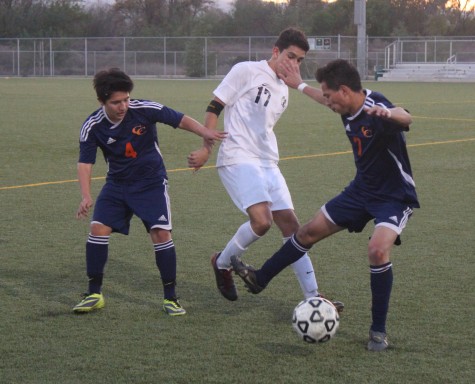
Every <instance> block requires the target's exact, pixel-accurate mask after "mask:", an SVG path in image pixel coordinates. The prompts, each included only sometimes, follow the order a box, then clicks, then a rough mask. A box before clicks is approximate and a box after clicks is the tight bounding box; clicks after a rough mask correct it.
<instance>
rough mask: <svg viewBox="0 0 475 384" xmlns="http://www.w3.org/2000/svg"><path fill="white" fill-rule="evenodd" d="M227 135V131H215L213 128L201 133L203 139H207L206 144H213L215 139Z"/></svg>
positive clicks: (223, 137) (221, 138) (220, 138)
mask: <svg viewBox="0 0 475 384" xmlns="http://www.w3.org/2000/svg"><path fill="white" fill-rule="evenodd" d="M227 136H228V133H227V132H223V131H217V130H215V129H207V130H206V131H205V132H204V133H203V139H205V140H206V141H208V144H209V145H211V146H213V145H214V141H215V140H224V139H225V138H226V137H227Z"/></svg>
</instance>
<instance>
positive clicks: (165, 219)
mask: <svg viewBox="0 0 475 384" xmlns="http://www.w3.org/2000/svg"><path fill="white" fill-rule="evenodd" d="M158 221H167V218H166V217H165V216H164V215H162V216H160V217H159V218H158Z"/></svg>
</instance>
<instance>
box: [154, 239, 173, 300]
mask: <svg viewBox="0 0 475 384" xmlns="http://www.w3.org/2000/svg"><path fill="white" fill-rule="evenodd" d="M153 247H154V249H155V261H156V263H157V267H158V270H159V271H160V275H161V277H162V283H163V295H164V297H165V299H172V298H175V297H176V293H175V285H176V251H175V244H173V240H170V241H167V242H166V243H160V244H154V245H153Z"/></svg>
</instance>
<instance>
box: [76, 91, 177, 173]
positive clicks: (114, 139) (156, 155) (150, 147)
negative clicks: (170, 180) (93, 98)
mask: <svg viewBox="0 0 475 384" xmlns="http://www.w3.org/2000/svg"><path fill="white" fill-rule="evenodd" d="M182 118H183V113H181V112H178V111H175V110H173V109H171V108H168V107H166V106H164V105H161V104H159V103H156V102H153V101H147V100H136V99H133V100H130V103H129V109H128V110H127V113H126V115H125V117H124V119H123V120H122V121H121V122H120V123H118V124H114V123H112V122H110V121H109V119H108V118H107V116H106V113H105V111H104V108H99V109H98V110H97V111H95V112H94V113H92V114H91V115H90V116H89V117H88V118H87V119H86V121H85V122H84V124H83V126H82V128H81V134H80V139H79V142H80V144H79V162H80V163H86V164H94V163H95V162H96V153H97V148H98V147H99V148H101V150H102V152H103V154H104V158H105V160H106V162H107V164H108V167H109V170H108V172H107V178H108V180H114V181H119V182H129V181H135V180H139V179H142V180H143V179H155V178H157V177H162V178H166V176H167V175H166V169H165V165H164V163H163V158H162V155H161V153H160V149H159V146H158V136H157V127H156V125H155V124H156V123H163V124H167V125H170V126H171V127H173V128H177V127H178V125H179V124H180V122H181V120H182Z"/></svg>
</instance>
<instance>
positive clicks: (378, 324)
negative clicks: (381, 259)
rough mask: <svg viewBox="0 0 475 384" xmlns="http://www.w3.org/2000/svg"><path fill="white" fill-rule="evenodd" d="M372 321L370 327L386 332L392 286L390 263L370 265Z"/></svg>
mask: <svg viewBox="0 0 475 384" xmlns="http://www.w3.org/2000/svg"><path fill="white" fill-rule="evenodd" d="M370 272H371V293H372V306H371V314H372V320H373V323H372V324H371V329H372V330H373V331H376V332H386V317H387V314H388V309H389V298H390V296H391V289H392V286H393V269H392V264H391V263H390V262H389V263H386V264H383V265H378V266H376V265H370Z"/></svg>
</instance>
